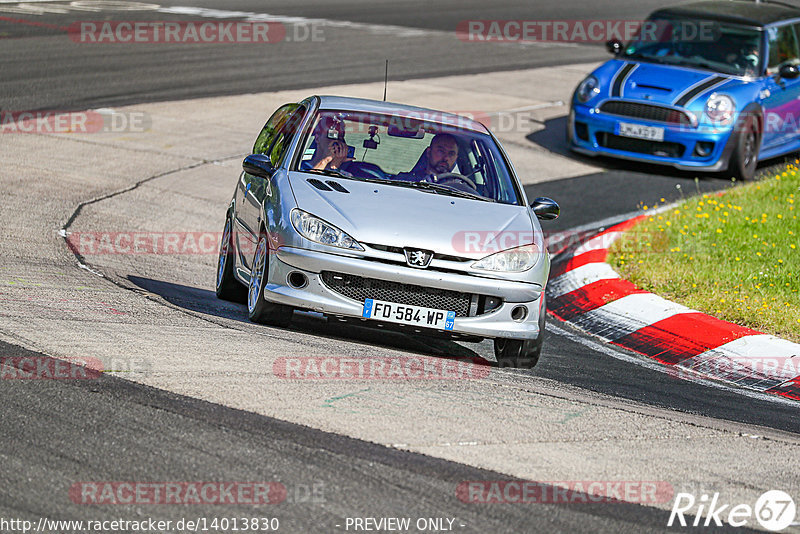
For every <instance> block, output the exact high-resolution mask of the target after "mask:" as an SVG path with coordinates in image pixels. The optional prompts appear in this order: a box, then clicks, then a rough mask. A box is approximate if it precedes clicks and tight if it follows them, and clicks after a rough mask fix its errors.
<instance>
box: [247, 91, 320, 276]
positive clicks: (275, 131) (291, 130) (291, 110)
mask: <svg viewBox="0 0 800 534" xmlns="http://www.w3.org/2000/svg"><path fill="white" fill-rule="evenodd" d="M304 114H305V108H304V107H303V106H302V105H301V104H287V105H285V106H283V107H281V108H280V109H278V111H276V112H275V113H274V114H273V115H272V117H270V119H269V120H268V121H267V123H266V124H265V125H264V128H262V130H261V132H260V133H259V135H258V138H256V142H255V144H254V145H253V154H266V155H269V157H270V161H271V162H272V165H273V168H276V169H277V168H278V166H279V165H280V164H281V163H282V161H283V158H284V157H285V155H286V152H287V151H288V148H289V146H290V144H291V140H292V138H293V137H294V135H295V134H296V133H297V129H298V126H299V124H300V122H301V120H302V117H303V115H304ZM271 195H272V183H271V180H269V179H265V178H262V177H260V176H254V175H252V174H249V173H246V172H242V174H241V176H240V178H239V185H238V187H237V195H236V196H237V200H236V206H237V210H236V223H237V230H238V241H237V245H238V248H239V250H240V261H241V262H242V264H243V265H244V266H245V267H246V268H247V269H248V270H249V269H250V268H251V265H250V263H251V261H252V258H253V254H254V252H255V249H256V244H257V243H258V239H259V233H260V228H261V219H262V214H263V213H264V204H265V202H267V201H268V199H269V197H270V196H271Z"/></svg>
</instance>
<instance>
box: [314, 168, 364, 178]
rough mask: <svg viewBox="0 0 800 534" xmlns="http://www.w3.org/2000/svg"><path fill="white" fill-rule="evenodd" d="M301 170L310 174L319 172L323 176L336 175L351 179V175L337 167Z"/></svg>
mask: <svg viewBox="0 0 800 534" xmlns="http://www.w3.org/2000/svg"><path fill="white" fill-rule="evenodd" d="M301 172H308V173H311V174H321V175H323V176H338V177H340V178H350V179H352V178H353V176H352V175H350V174H347V173H346V172H345V171H341V170H339V169H306V170H301Z"/></svg>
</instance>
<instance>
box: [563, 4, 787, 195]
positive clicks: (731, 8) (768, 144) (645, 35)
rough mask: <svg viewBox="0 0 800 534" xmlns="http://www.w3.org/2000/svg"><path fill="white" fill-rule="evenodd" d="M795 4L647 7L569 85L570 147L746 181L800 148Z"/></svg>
mask: <svg viewBox="0 0 800 534" xmlns="http://www.w3.org/2000/svg"><path fill="white" fill-rule="evenodd" d="M798 41H800V9H798V8H795V7H792V6H788V5H785V4H777V3H755V2H743V1H738V0H724V1H705V2H694V3H689V4H682V5H678V6H674V7H669V8H663V9H659V10H657V11H655V12H653V13H652V14H651V15H650V17H648V19H647V20H646V21H645V22H644V23H643V24H642V26H641V27H640V28H639V31H638V33H637V35H636V37H635V38H634V39H633V40H632V41H631V42H629V43H627V44H623V43H622V42H620V41H618V40H614V41H609V42H608V43H607V46H608V49H609V51H610V52H612V53H613V54H614V55H615V58H614V59H612V60H610V61H607V62H606V63H604V64H603V65H601V66H600V67H599V68H597V69H596V70H595V71H594V72H592V73H591V74H590V75H589V76H588V77H587V78H586V79H585V80H583V81H582V82H581V83H580V84H579V85H578V87H577V88H576V89H575V93H574V94H573V97H572V101H571V109H570V114H569V121H568V125H567V135H568V138H569V143H570V146H571V148H572V149H573V150H575V151H577V152H579V153H581V154H586V155H589V156H596V155H603V156H612V157H616V158H624V159H630V160H636V161H646V162H649V163H659V164H664V165H672V166H674V167H677V168H679V169H684V170H692V169H694V170H698V171H712V172H713V171H719V172H723V171H727V173H728V174H729V175H732V176H736V177H738V178H739V179H745V180H746V179H750V178H752V177H753V175H754V174H755V170H756V164H757V163H758V161H759V160H763V159H767V158H772V157H775V156H779V155H783V154H786V153H789V152H793V151H796V150H800V135H798V126H799V123H800V78H798V76H800V66H799V65H800V59H799V58H800V52H799V51H798Z"/></svg>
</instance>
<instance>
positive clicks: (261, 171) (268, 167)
mask: <svg viewBox="0 0 800 534" xmlns="http://www.w3.org/2000/svg"><path fill="white" fill-rule="evenodd" d="M242 168H243V169H244V172H246V173H248V174H252V175H253V176H260V177H261V178H267V179H269V178H272V175H273V174H274V173H275V167H274V166H273V165H272V161H270V159H269V156H266V155H264V154H250V155H249V156H247V157H246V158H244V161H243V162H242Z"/></svg>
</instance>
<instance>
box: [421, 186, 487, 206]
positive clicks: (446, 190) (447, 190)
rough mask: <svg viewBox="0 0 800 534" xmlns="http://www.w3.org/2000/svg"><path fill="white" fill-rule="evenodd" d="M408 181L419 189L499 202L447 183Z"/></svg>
mask: <svg viewBox="0 0 800 534" xmlns="http://www.w3.org/2000/svg"><path fill="white" fill-rule="evenodd" d="M406 183H407V184H409V185H410V186H411V187H417V188H419V189H428V190H430V191H436V192H437V193H444V194H447V195H452V196H454V197H462V198H472V199H475V200H485V201H486V202H497V201H496V200H495V199H493V198H488V197H484V196H481V195H479V194H477V193H470V192H468V191H461V190H459V189H452V188H450V187H447V186H446V185H439V184H434V183H431V182H406Z"/></svg>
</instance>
